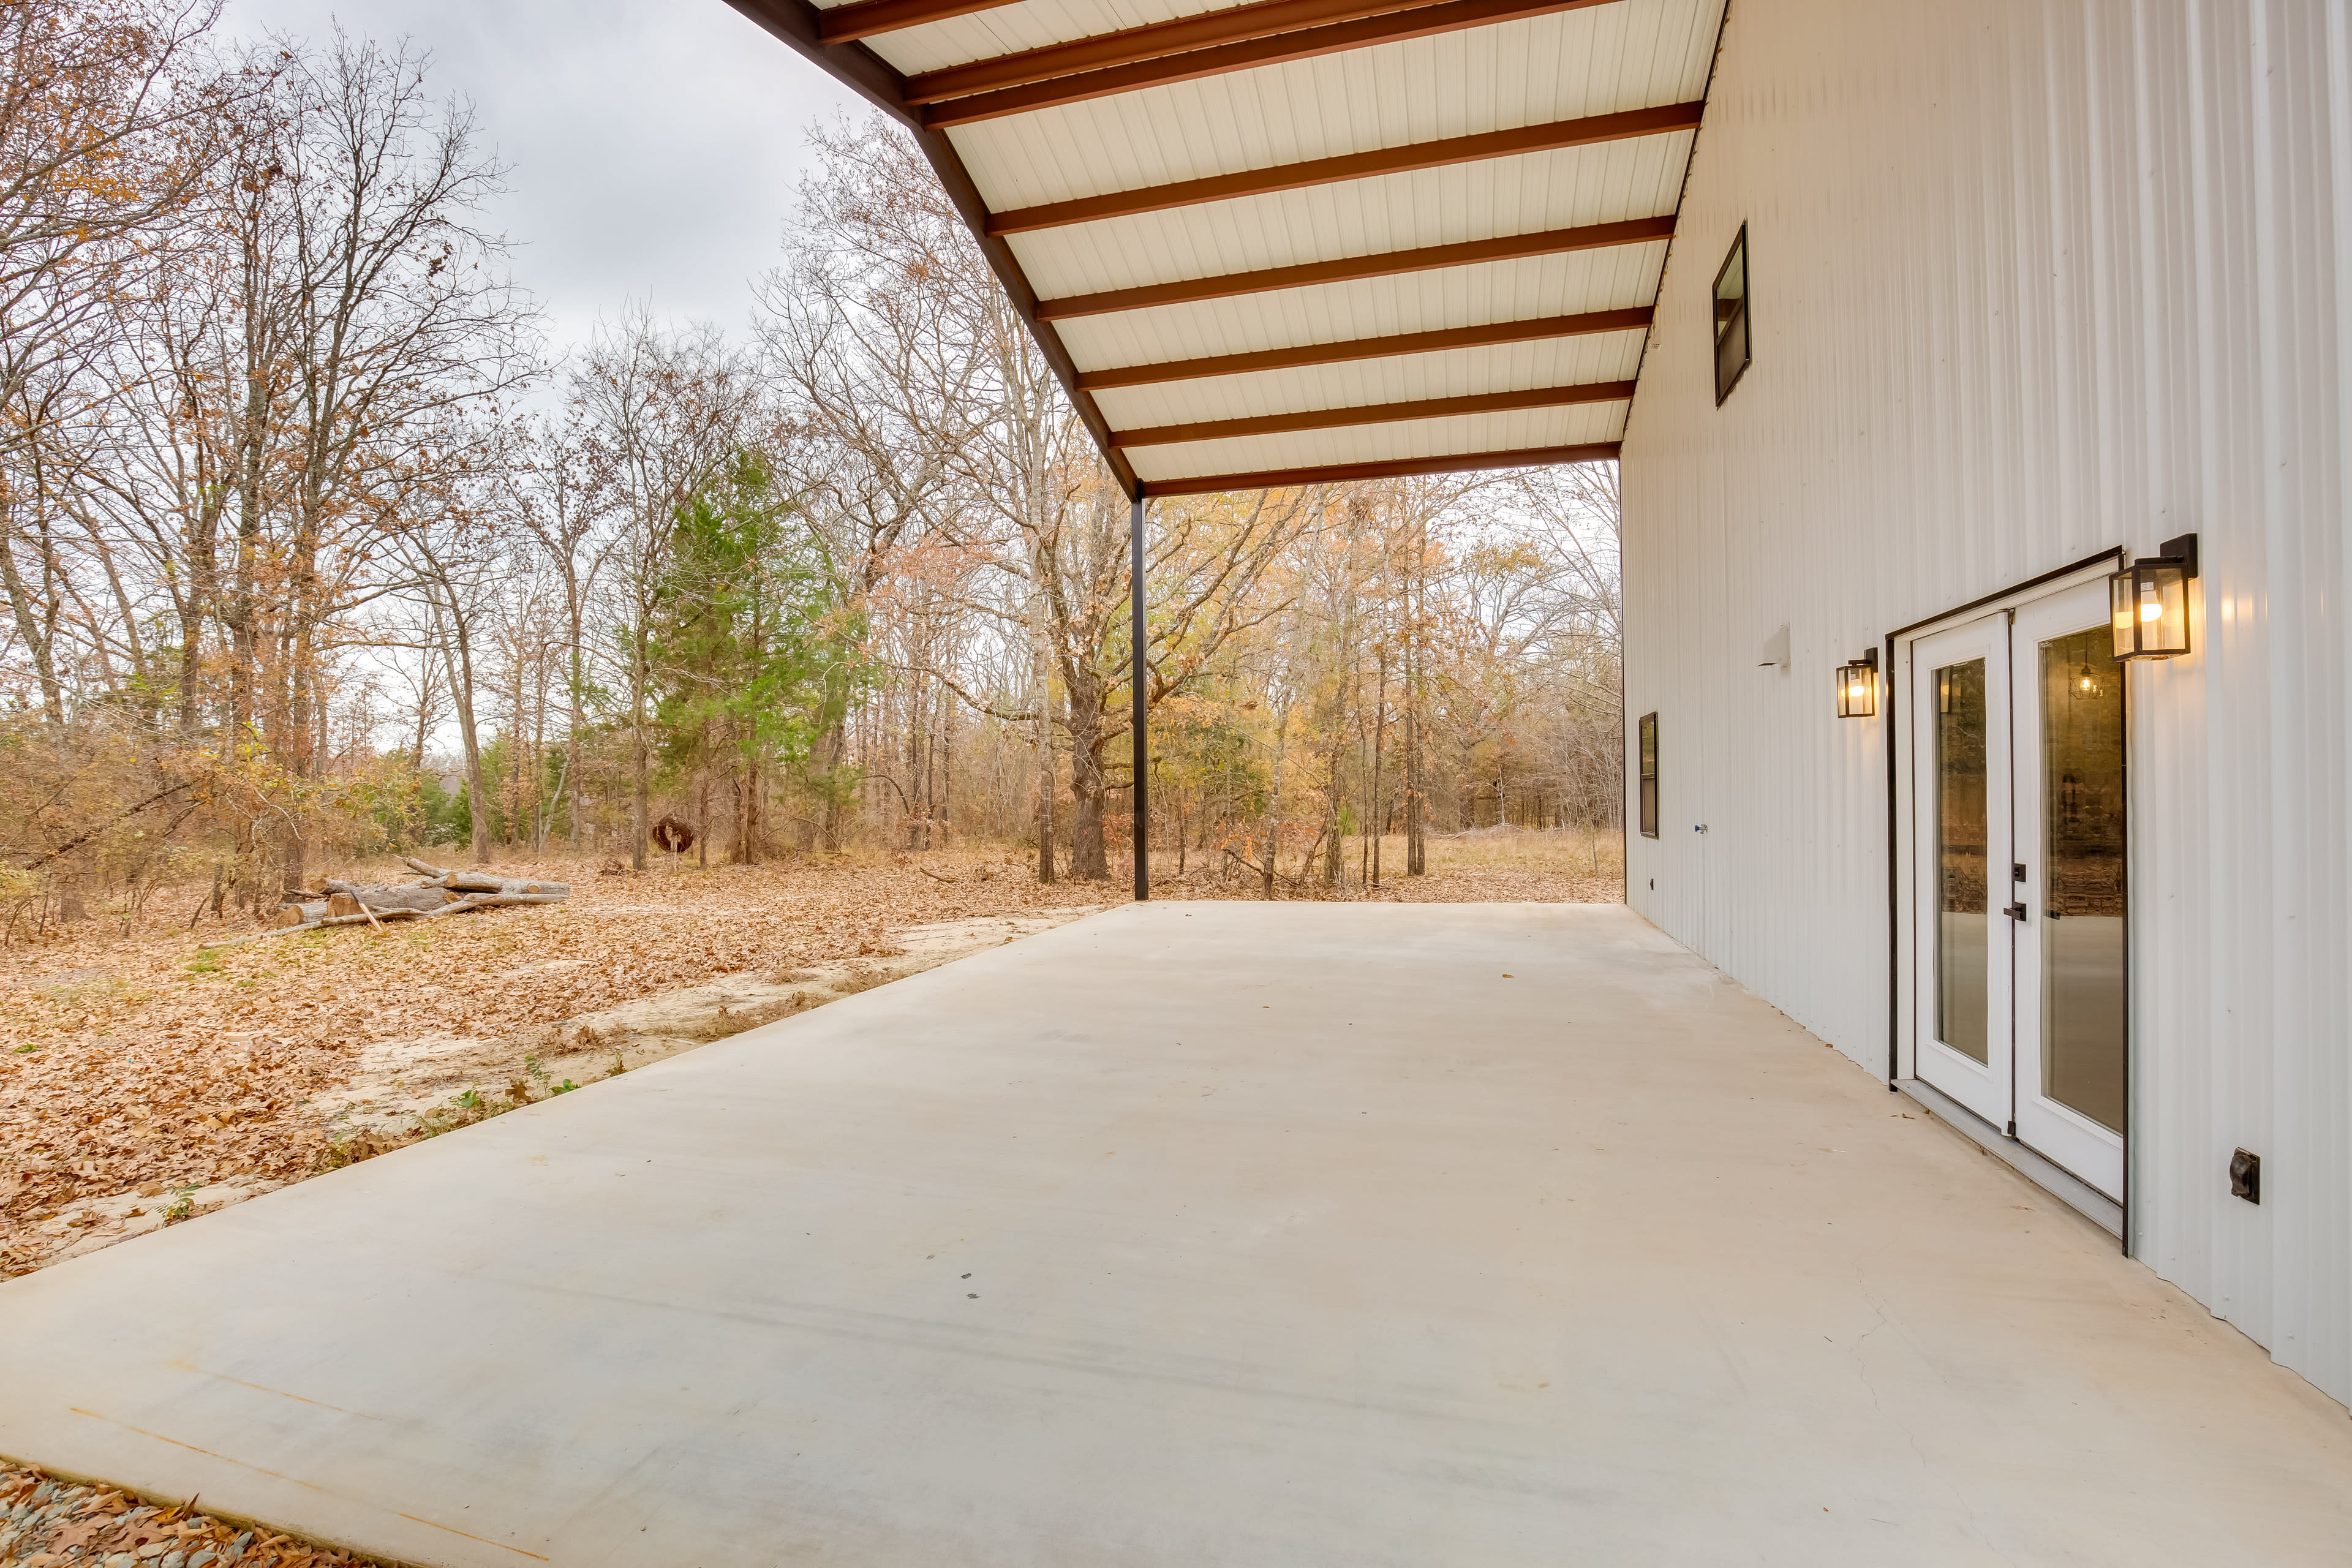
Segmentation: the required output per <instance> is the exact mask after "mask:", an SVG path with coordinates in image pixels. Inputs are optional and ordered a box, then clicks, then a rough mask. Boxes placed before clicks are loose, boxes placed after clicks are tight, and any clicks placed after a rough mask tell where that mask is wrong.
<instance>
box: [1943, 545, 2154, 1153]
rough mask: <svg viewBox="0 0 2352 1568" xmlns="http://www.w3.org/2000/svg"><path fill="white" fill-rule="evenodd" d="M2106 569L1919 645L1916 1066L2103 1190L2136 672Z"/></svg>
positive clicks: (2119, 1069) (2118, 1007)
mask: <svg viewBox="0 0 2352 1568" xmlns="http://www.w3.org/2000/svg"><path fill="white" fill-rule="evenodd" d="M2109 647H2110V644H2109V632H2108V629H2107V601H2106V591H2105V583H2104V582H2100V583H2094V584H2087V585H2084V586H2081V587H2076V588H2071V589H2067V590H2064V591H2062V592H2060V593H2056V594H2052V595H2046V596H2044V597H2042V598H2039V599H2033V600H2029V601H2027V602H2025V603H2023V604H2021V605H2017V606H2016V607H2015V608H2013V609H2009V610H2002V611H1999V612H1997V613H1995V614H1993V615H1990V616H1985V617H1983V618H1982V619H1979V620H1976V621H1971V622H1969V623H1968V624H1966V625H1964V626H1955V627H1952V628H1950V629H1948V630H1946V631H1942V632H1938V633H1936V634H1935V635H1933V636H1930V637H1921V638H1919V639H1918V640H1917V641H1916V642H1915V643H1914V644H1913V645H1912V647H1911V655H1912V657H1911V687H1912V690H1911V705H1910V711H1911V737H1910V768H1911V779H1912V785H1913V788H1912V795H1911V798H1912V801H1913V805H1914V809H1913V813H1912V820H1913V823H1914V832H1913V847H1912V853H1913V856H1914V877H1913V879H1912V885H1913V887H1914V889H1916V892H1915V899H1914V914H1915V919H1914V920H1913V921H1912V925H1913V930H1914V931H1915V939H1914V954H1913V966H1914V971H1913V972H1914V975H1915V982H1916V983H1915V984H1914V985H1913V987H1912V992H1913V994H1914V995H1915V996H1916V999H1917V1008H1918V1013H1917V1017H1916V1021H1915V1027H1914V1030H1913V1038H1914V1040H1915V1041H1916V1052H1915V1070H1916V1072H1917V1073H1918V1076H1919V1077H1920V1078H1921V1079H1925V1080H1926V1081H1927V1083H1928V1084H1930V1085H1932V1086H1933V1087H1935V1088H1936V1089H1940V1090H1942V1091H1943V1092H1944V1093H1945V1094H1947V1095H1949V1096H1950V1097H1951V1098H1952V1099H1954V1100H1958V1101H1959V1103H1960V1104H1962V1105H1964V1106H1966V1107H1967V1108H1968V1109H1969V1110H1972V1111H1974V1112H1975V1113H1976V1114H1977V1115H1979V1116H1980V1117H1982V1118H1983V1119H1984V1120H1985V1121H1988V1122H1990V1123H1991V1124H1992V1125H1994V1126H1995V1127H1997V1128H1999V1129H2000V1131H2003V1132H2004V1133H2006V1134H2008V1135H2009V1136H2011V1137H2013V1138H2015V1139H2017V1140H2018V1141H2019V1142H2021V1143H2024V1144H2026V1145H2027V1146H2029V1147H2030V1148H2032V1150H2033V1151H2034V1152H2037V1153H2039V1154H2041V1155H2042V1157H2044V1158H2045V1159H2048V1160H2050V1161H2051V1162H2053V1163H2055V1164H2058V1165H2060V1166H2063V1168H2065V1169H2066V1170H2067V1171H2069V1172H2071V1173H2074V1175H2075V1176H2076V1177H2078V1178H2080V1179H2081V1180H2082V1181H2084V1183H2086V1184H2089V1185H2091V1186H2093V1187H2095V1188H2097V1189H2098V1190H2099V1191H2100V1192H2103V1193H2105V1194H2107V1195H2108V1196H2109V1197H2113V1198H2117V1199H2120V1198H2121V1196H2122V1194H2123V1174H2124V1097H2125V1085H2126V1079H2125V1070H2126V1069H2125V1063H2126V1025H2127V1019H2126V1008H2125V995H2126V987H2125V976H2126V969H2125V962H2126V921H2125V887H2124V868H2125V855H2124V848H2125V846H2124V829H2125V822H2126V812H2125V800H2124V779H2125V774H2124V688H2123V667H2121V666H2119V665H2117V664H2116V663H2115V662H2114V660H2113V658H2111V656H2110V651H2109Z"/></svg>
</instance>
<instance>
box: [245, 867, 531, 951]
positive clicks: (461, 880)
mask: <svg viewBox="0 0 2352 1568" xmlns="http://www.w3.org/2000/svg"><path fill="white" fill-rule="evenodd" d="M401 858H402V859H403V860H405V861H407V862H408V865H409V866H410V868H413V869H415V871H417V872H418V873H420V874H421V875H422V876H423V877H424V880H423V881H420V882H403V883H398V884H393V883H369V884H364V885H362V884H361V883H356V882H337V881H328V882H326V883H323V884H321V890H320V891H318V892H310V891H304V892H300V893H295V894H289V896H288V898H287V901H286V903H285V905H284V906H283V907H282V908H280V909H279V910H278V915H277V918H276V919H275V920H274V921H271V922H270V927H271V931H309V930H312V929H314V928H317V927H321V926H346V925H372V926H374V927H375V928H376V929H377V930H379V931H381V930H382V929H383V922H384V921H394V920H399V921H407V920H418V921H429V920H438V919H439V918H440V917H441V916H443V915H454V914H458V913H461V912H463V911H464V910H486V909H499V908H503V907H506V906H509V905H514V904H552V903H560V902H562V900H564V899H566V898H569V897H570V896H571V893H572V885H571V884H570V883H569V882H540V881H532V880H529V879H522V878H517V877H493V876H491V875H490V874H489V873H488V872H487V871H447V870H444V869H442V868H440V867H438V866H429V865H427V864H425V862H424V861H422V860H416V859H412V858H409V857H408V856H405V855H404V856H402V857H401ZM264 934H268V933H264ZM239 940H246V939H239ZM206 945H207V946H219V945H222V944H220V943H217V942H215V943H207V944H206Z"/></svg>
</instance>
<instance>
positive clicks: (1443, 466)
mask: <svg viewBox="0 0 2352 1568" xmlns="http://www.w3.org/2000/svg"><path fill="white" fill-rule="evenodd" d="M1617 447H1618V444H1617V443H1616V442H1614V441H1596V442H1593V443H1592V444H1591V445H1590V446H1583V447H1527V448H1525V449H1524V450H1520V451H1516V452H1466V453H1462V454H1459V455H1457V456H1454V457H1450V458H1396V459H1393V460H1391V461H1389V462H1381V463H1337V464H1333V465H1331V466H1330V467H1328V468H1275V469H1269V470H1267V471H1266V472H1265V473H1257V474H1204V475H1202V477H1201V478H1199V479H1146V480H1144V481H1143V493H1144V494H1145V495H1147V496H1198V495H1211V494H1215V493H1217V492H1220V491H1233V490H1281V489H1295V488H1297V486H1300V485H1331V484H1343V483H1345V482H1347V481H1349V480H1350V479H1404V478H1406V477H1408V476H1410V475H1414V474H1467V473H1476V472H1479V471H1481V470H1484V469H1487V468H1548V467H1550V466H1552V465H1554V464H1558V463H1598V462H1601V461H1604V460H1608V459H1612V458H1615V457H1616V456H1617Z"/></svg>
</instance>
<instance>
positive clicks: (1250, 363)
mask: <svg viewBox="0 0 2352 1568" xmlns="http://www.w3.org/2000/svg"><path fill="white" fill-rule="evenodd" d="M1655 314H1656V312H1655V311H1654V310H1652V309H1651V308H1650V307H1649V306H1647V305H1641V306H1636V307H1635V308H1633V309H1632V310H1588V311H1586V312H1585V313H1584V314H1582V315H1579V316H1539V317H1537V318H1534V319H1533V320H1530V321H1493V322H1489V323H1487V324H1486V325H1483V326H1476V327H1446V328H1444V329H1442V330H1440V331H1433V332H1400V333H1398V334H1397V335H1395V336H1394V337H1386V338H1349V339H1346V340H1344V341H1342V342H1335V343H1303V344H1301V345H1299V346H1298V347H1297V348H1287V349H1260V350H1258V351H1256V352H1255V353H1243V354H1216V355H1213V356H1212V357H1210V358H1207V359H1180V360H1167V361H1164V362H1162V363H1159V364H1129V365H1120V366H1118V367H1117V368H1115V369H1111V370H1085V371H1080V372H1079V373H1078V385H1079V386H1080V387H1082V388H1084V389H1085V390H1087V391H1088V392H1098V391H1101V390H1102V389H1103V388H1105V387H1111V386H1157V385H1160V384H1162V383H1164V382H1171V381H1205V380H1207V379H1208V378H1209V377H1211V376H1217V375H1250V374H1255V373H1257V372H1259V371H1266V370H1295V369H1297V368H1299V367H1300V366H1302V365H1310V364H1347V363H1352V362H1354V361H1356V360H1366V359H1392V358H1395V357H1397V356H1399V355H1402V354H1433V353H1444V352H1445V351H1446V350H1448V349H1478V348H1489V347H1492V346H1494V345H1496V344H1498V343H1530V342H1542V341H1544V340H1545V339H1548V338H1577V337H1589V336H1591V335H1592V334H1594V333H1597V332H1628V331H1638V330H1640V329H1642V328H1644V327H1647V326H1648V325H1649V324H1650V321H1651V318H1652V317H1653V316H1654V315H1655Z"/></svg>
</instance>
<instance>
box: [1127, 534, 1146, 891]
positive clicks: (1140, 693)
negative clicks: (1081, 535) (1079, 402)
mask: <svg viewBox="0 0 2352 1568" xmlns="http://www.w3.org/2000/svg"><path fill="white" fill-rule="evenodd" d="M1127 646H1128V669H1129V674H1130V676H1131V678H1132V683H1133V685H1134V687H1135V707H1134V710H1133V712H1132V714H1131V716H1130V717H1129V723H1130V724H1131V725H1132V726H1133V728H1134V731H1135V784H1134V787H1133V789H1132V790H1131V791H1130V792H1129V795H1128V799H1129V802H1130V803H1132V805H1134V807H1135V901H1136V902H1137V903H1143V902H1145V901H1146V900H1149V899H1150V897H1151V803H1150V799H1149V798H1148V796H1147V794H1146V790H1145V782H1146V781H1147V780H1148V779H1149V778H1150V775H1151V737H1150V733H1149V731H1147V729H1146V727H1145V712H1146V710H1147V708H1148V706H1149V701H1150V690H1149V689H1148V688H1147V686H1146V684H1145V683H1146V682H1147V681H1149V680H1150V679H1151V676H1150V660H1148V659H1147V658H1144V655H1145V654H1146V653H1147V652H1148V651H1150V643H1149V641H1148V640H1147V637H1146V635H1145V631H1144V625H1143V499H1142V498H1141V497H1140V496H1139V497H1137V498H1136V500H1135V505H1134V510H1131V511H1129V513H1128V522H1127Z"/></svg>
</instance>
